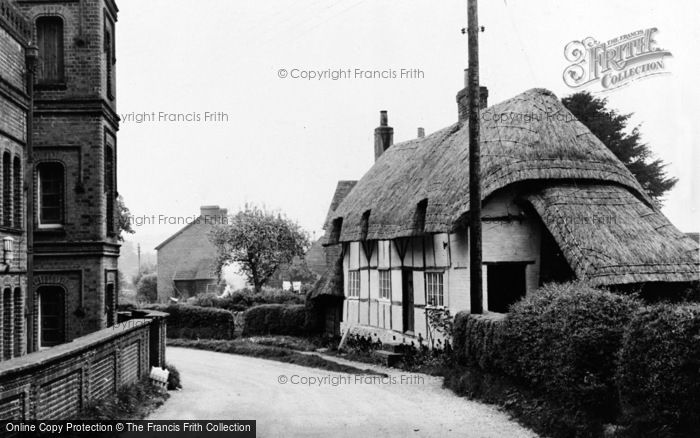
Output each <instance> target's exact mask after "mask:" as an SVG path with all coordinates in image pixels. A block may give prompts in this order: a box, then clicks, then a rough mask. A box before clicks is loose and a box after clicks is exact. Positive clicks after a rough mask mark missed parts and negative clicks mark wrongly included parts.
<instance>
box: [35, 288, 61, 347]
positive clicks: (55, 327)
mask: <svg viewBox="0 0 700 438" xmlns="http://www.w3.org/2000/svg"><path fill="white" fill-rule="evenodd" d="M65 311H66V309H65V293H64V291H63V288H61V287H57V286H44V287H41V288H39V318H40V319H39V322H40V324H41V330H40V332H39V336H40V341H39V345H40V346H41V347H53V346H54V345H58V344H62V343H64V342H65V330H64V324H65Z"/></svg>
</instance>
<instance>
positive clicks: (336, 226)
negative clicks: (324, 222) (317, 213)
mask: <svg viewBox="0 0 700 438" xmlns="http://www.w3.org/2000/svg"><path fill="white" fill-rule="evenodd" d="M342 229H343V218H342V217H339V218H337V219H333V222H332V224H331V239H330V240H331V241H330V243H338V242H339V241H340V232H341V231H342Z"/></svg>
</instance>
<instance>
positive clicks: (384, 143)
mask: <svg viewBox="0 0 700 438" xmlns="http://www.w3.org/2000/svg"><path fill="white" fill-rule="evenodd" d="M393 144H394V128H392V127H391V126H389V116H388V115H387V112H386V111H380V112H379V127H378V128H376V129H375V130H374V161H377V160H378V159H379V157H381V156H382V154H383V153H384V152H385V151H386V150H387V149H389V148H390V147H391V145H393Z"/></svg>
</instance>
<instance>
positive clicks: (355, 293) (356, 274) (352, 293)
mask: <svg viewBox="0 0 700 438" xmlns="http://www.w3.org/2000/svg"><path fill="white" fill-rule="evenodd" d="M348 296H349V297H359V296H360V271H350V272H349V273H348Z"/></svg>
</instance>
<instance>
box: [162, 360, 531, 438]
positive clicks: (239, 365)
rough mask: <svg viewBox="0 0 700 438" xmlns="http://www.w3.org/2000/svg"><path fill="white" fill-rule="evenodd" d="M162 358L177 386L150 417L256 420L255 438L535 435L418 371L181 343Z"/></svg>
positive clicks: (479, 437)
mask: <svg viewBox="0 0 700 438" xmlns="http://www.w3.org/2000/svg"><path fill="white" fill-rule="evenodd" d="M167 360H168V362H169V363H172V364H174V365H175V366H176V367H177V368H178V369H179V370H180V372H181V374H182V383H183V386H184V389H183V390H181V391H178V392H171V397H170V399H169V400H168V401H167V402H166V403H165V404H164V405H163V406H161V407H160V408H159V409H158V410H157V411H156V412H154V413H153V414H152V415H151V417H150V418H149V419H151V420H223V419H236V420H257V428H258V433H257V436H258V437H262V438H268V437H322V438H329V437H352V438H374V437H397V438H398V437H401V438H403V437H475V438H476V437H478V438H487V437H494V438H496V437H498V438H501V437H509V438H518V437H523V438H525V437H528V438H529V437H536V436H537V435H535V434H534V433H533V432H531V431H529V430H528V429H525V428H523V427H522V426H520V425H518V424H517V423H516V422H514V421H512V420H510V419H509V418H508V416H507V415H506V414H505V413H503V412H500V411H499V410H498V409H496V408H495V407H492V406H489V405H485V404H481V403H477V402H474V401H470V400H467V399H464V398H460V397H457V396H455V395H454V394H452V393H451V392H450V391H448V390H446V389H443V388H442V387H441V379H440V378H435V377H429V376H425V375H423V374H407V373H402V372H401V371H397V370H388V369H384V368H382V371H384V372H386V373H387V374H388V378H383V379H382V378H381V376H368V375H361V376H359V378H358V379H359V380H357V379H356V375H354V374H342V373H334V372H328V371H324V370H319V369H312V368H305V367H300V366H296V365H290V364H285V363H281V362H274V361H269V360H264V359H256V358H251V357H245V356H237V355H231V354H224V353H215V352H209V351H201V350H189V349H183V348H168V350H167ZM345 363H350V362H345ZM352 364H353V365H354V366H356V367H357V368H362V369H364V368H367V367H368V366H367V365H365V364H359V363H352ZM374 369H377V368H374ZM375 379H382V381H377V380H375Z"/></svg>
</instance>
